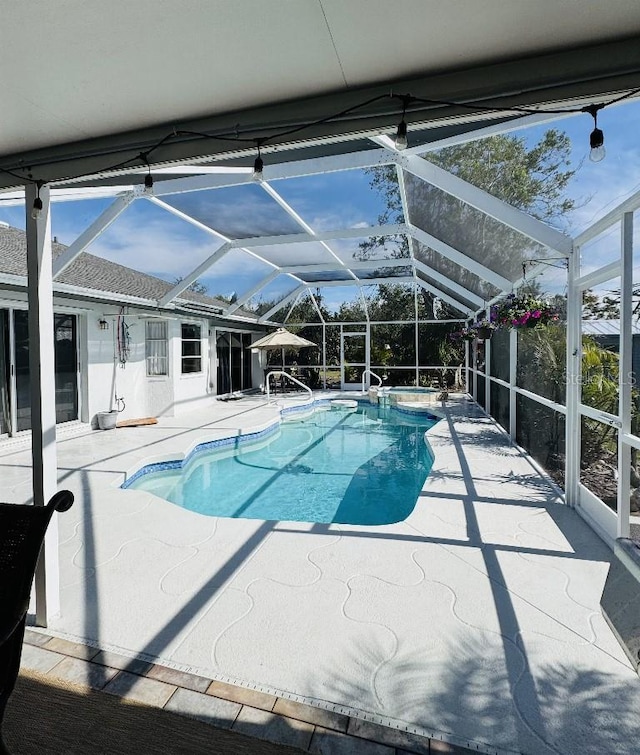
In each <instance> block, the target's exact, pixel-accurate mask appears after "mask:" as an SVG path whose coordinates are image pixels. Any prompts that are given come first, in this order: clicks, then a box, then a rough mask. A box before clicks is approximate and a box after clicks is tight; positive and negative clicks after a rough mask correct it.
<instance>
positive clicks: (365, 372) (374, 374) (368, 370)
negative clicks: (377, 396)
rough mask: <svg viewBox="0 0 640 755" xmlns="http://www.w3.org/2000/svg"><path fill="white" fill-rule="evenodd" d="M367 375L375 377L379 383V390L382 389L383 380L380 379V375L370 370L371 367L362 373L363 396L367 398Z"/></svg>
mask: <svg viewBox="0 0 640 755" xmlns="http://www.w3.org/2000/svg"><path fill="white" fill-rule="evenodd" d="M367 375H371V377H374V378H375V379H376V380H377V381H378V389H380V387H381V386H382V378H381V377H380V375H378V374H377V373H376V372H374V371H373V370H371V369H369V367H367V368H366V369H365V370H364V372H363V373H362V395H363V396H365V395H366V393H367V381H366V380H365V378H366V377H367Z"/></svg>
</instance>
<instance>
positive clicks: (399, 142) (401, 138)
mask: <svg viewBox="0 0 640 755" xmlns="http://www.w3.org/2000/svg"><path fill="white" fill-rule="evenodd" d="M410 99H411V98H410V97H409V96H408V95H407V96H405V97H403V98H402V120H401V121H400V123H398V130H397V132H396V139H395V147H396V149H398V150H403V149H406V148H407V146H408V144H409V143H408V141H407V122H406V121H405V119H404V116H405V113H406V112H407V105H408V104H409V101H410Z"/></svg>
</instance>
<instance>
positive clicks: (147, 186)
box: [144, 173, 153, 194]
mask: <svg viewBox="0 0 640 755" xmlns="http://www.w3.org/2000/svg"><path fill="white" fill-rule="evenodd" d="M152 189H153V176H152V175H151V173H147V175H146V176H145V177H144V190H145V191H146V192H147V194H150V193H151V190H152Z"/></svg>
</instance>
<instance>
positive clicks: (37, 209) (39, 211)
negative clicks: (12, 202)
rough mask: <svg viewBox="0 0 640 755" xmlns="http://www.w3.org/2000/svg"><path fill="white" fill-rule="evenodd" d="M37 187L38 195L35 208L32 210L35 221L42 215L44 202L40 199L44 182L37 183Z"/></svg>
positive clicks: (34, 204)
mask: <svg viewBox="0 0 640 755" xmlns="http://www.w3.org/2000/svg"><path fill="white" fill-rule="evenodd" d="M36 186H37V187H38V193H37V194H36V198H35V199H34V200H33V207H32V208H31V217H32V218H33V219H34V220H37V219H38V218H39V217H40V215H42V207H43V205H42V200H41V199H40V189H41V188H42V181H36Z"/></svg>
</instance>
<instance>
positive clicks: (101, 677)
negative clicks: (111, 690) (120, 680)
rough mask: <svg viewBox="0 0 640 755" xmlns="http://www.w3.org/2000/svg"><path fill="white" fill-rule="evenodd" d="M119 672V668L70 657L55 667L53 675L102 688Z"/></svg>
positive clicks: (75, 682) (68, 680) (93, 687)
mask: <svg viewBox="0 0 640 755" xmlns="http://www.w3.org/2000/svg"><path fill="white" fill-rule="evenodd" d="M117 673H118V671H117V669H114V668H109V667H108V666H100V665H98V664H97V663H91V662H90V661H85V660H83V659H82V658H74V657H69V658H65V659H64V660H63V661H61V662H60V663H59V664H58V665H57V666H56V667H55V670H54V671H53V673H52V676H56V677H58V678H59V679H64V680H65V681H67V682H71V683H73V684H79V685H81V686H83V687H91V688H92V689H102V688H103V687H104V686H105V685H106V684H107V683H108V682H109V681H111V679H113V677H114V676H115V675H116V674H117Z"/></svg>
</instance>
